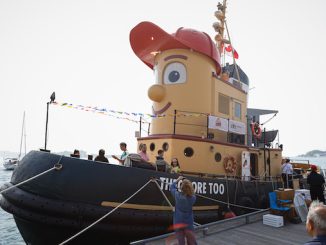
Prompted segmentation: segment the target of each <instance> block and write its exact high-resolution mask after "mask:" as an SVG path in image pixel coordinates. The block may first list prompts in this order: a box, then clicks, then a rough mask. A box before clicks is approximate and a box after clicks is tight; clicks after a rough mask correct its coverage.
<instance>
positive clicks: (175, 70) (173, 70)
mask: <svg viewBox="0 0 326 245" xmlns="http://www.w3.org/2000/svg"><path fill="white" fill-rule="evenodd" d="M186 80H187V71H186V67H185V66H184V65H183V64H181V63H178V62H174V63H170V64H168V65H167V66H166V67H165V70H164V75H163V81H164V83H165V84H178V83H184V82H186Z"/></svg>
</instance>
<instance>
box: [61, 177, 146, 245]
mask: <svg viewBox="0 0 326 245" xmlns="http://www.w3.org/2000/svg"><path fill="white" fill-rule="evenodd" d="M150 182H152V180H149V181H148V182H147V183H146V184H144V185H143V186H142V187H141V188H139V189H138V191H136V192H135V193H134V194H132V195H131V196H130V197H128V198H127V199H126V200H124V201H123V202H122V203H120V204H119V205H118V206H116V207H115V208H114V209H112V210H111V211H110V212H108V213H107V214H105V215H104V216H102V217H101V218H99V219H98V220H96V221H95V222H93V223H92V224H90V225H89V226H87V227H86V228H84V229H83V230H81V231H80V232H78V233H77V234H75V235H73V236H72V237H70V238H69V239H67V240H65V241H63V242H62V243H60V244H59V245H63V244H66V243H67V242H69V241H71V240H72V239H74V238H76V237H77V236H79V235H80V234H82V233H83V232H85V231H87V230H88V229H89V228H91V227H93V226H94V225H96V224H97V223H99V222H100V221H101V220H103V219H105V218H106V217H108V216H109V215H110V214H111V213H113V212H114V211H115V210H117V209H118V208H119V207H120V206H122V205H123V204H125V203H126V202H128V201H129V200H130V199H131V198H133V197H134V196H135V195H136V194H137V193H138V192H140V191H141V190H142V189H144V188H145V186H147V185H148V184H149V183H150Z"/></svg>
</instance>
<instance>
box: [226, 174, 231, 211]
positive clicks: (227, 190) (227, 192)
mask: <svg viewBox="0 0 326 245" xmlns="http://www.w3.org/2000/svg"><path fill="white" fill-rule="evenodd" d="M226 195H227V199H228V208H230V197H229V182H228V178H227V177H226Z"/></svg>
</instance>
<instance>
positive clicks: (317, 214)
mask: <svg viewBox="0 0 326 245" xmlns="http://www.w3.org/2000/svg"><path fill="white" fill-rule="evenodd" d="M306 229H307V232H308V233H309V235H311V236H312V237H313V240H311V241H309V242H306V243H305V244H304V245H326V206H325V205H323V203H320V202H318V201H314V202H312V203H311V205H310V208H309V212H308V215H307V222H306Z"/></svg>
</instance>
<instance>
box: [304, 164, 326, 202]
mask: <svg viewBox="0 0 326 245" xmlns="http://www.w3.org/2000/svg"><path fill="white" fill-rule="evenodd" d="M310 168H311V173H310V174H309V175H308V178H307V183H308V185H309V187H310V195H311V200H312V201H314V200H317V199H318V200H319V201H320V202H323V203H324V204H326V203H325V196H324V185H325V179H324V177H323V176H322V175H321V174H319V173H317V166H316V165H311V166H310Z"/></svg>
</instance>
